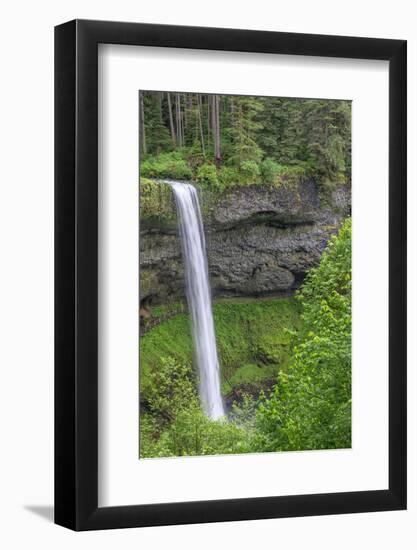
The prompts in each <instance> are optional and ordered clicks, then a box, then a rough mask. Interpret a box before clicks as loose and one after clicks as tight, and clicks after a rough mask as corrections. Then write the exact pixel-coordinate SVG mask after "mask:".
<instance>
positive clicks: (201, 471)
mask: <svg viewBox="0 0 417 550" xmlns="http://www.w3.org/2000/svg"><path fill="white" fill-rule="evenodd" d="M55 158H56V169H55V192H56V202H55V204H56V210H55V219H56V227H55V235H56V239H55V243H56V248H55V254H56V256H55V257H56V330H55V334H56V339H55V350H56V360H55V381H56V382H55V411H56V412H55V441H56V443H55V465H56V467H55V521H56V523H58V524H60V525H63V526H65V527H68V528H71V529H74V530H89V529H106V528H122V527H139V526H151V525H167V524H178V523H198V522H213V521H235V520H247V519H262V518H279V517H288V516H306V515H323V514H339V513H353V512H370V511H383V510H401V509H405V507H406V42H405V41H403V40H385V39H383V40H382V39H376V38H375V39H374V38H353V37H338V36H319V35H305V34H288V33H279V32H263V31H262V32H261V31H246V30H236V29H211V28H193V27H175V26H163V25H148V24H139V23H116V22H104V21H79V20H77V21H71V22H68V23H65V24H63V25H60V26H58V27H56V30H55Z"/></svg>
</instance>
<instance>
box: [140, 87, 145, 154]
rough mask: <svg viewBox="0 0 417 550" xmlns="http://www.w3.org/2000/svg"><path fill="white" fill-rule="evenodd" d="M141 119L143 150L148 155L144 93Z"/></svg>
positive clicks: (141, 100)
mask: <svg viewBox="0 0 417 550" xmlns="http://www.w3.org/2000/svg"><path fill="white" fill-rule="evenodd" d="M140 119H141V123H142V124H141V127H142V152H143V154H144V155H146V135H145V109H144V108H143V94H140Z"/></svg>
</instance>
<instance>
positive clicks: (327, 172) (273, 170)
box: [140, 92, 351, 191]
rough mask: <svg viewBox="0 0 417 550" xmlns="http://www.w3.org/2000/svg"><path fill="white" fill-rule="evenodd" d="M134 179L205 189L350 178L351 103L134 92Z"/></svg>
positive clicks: (323, 184)
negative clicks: (137, 169) (137, 128)
mask: <svg viewBox="0 0 417 550" xmlns="http://www.w3.org/2000/svg"><path fill="white" fill-rule="evenodd" d="M140 116H141V121H142V123H141V140H140V143H141V175H142V176H143V177H150V178H152V177H155V178H158V177H165V178H174V179H179V180H189V179H193V180H196V181H199V182H200V183H202V184H207V185H209V186H210V187H212V188H218V189H222V188H226V187H230V186H235V185H245V184H252V183H266V184H271V185H274V184H275V185H278V184H280V183H281V182H282V181H283V180H284V181H285V179H286V178H287V179H288V178H289V179H291V176H297V177H298V176H308V177H313V178H314V179H315V180H316V182H317V184H318V186H319V188H320V189H321V190H322V191H326V190H329V189H333V188H334V187H335V185H336V184H340V183H343V182H348V181H350V177H351V162H350V158H351V102H350V101H346V100H329V99H325V100H324V99H323V100H322V99H294V98H277V97H258V96H256V97H255V96H232V95H216V94H194V93H179V92H141V94H140Z"/></svg>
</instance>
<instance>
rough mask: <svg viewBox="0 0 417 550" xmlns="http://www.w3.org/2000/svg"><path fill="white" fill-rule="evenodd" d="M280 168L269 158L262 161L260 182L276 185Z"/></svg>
mask: <svg viewBox="0 0 417 550" xmlns="http://www.w3.org/2000/svg"><path fill="white" fill-rule="evenodd" d="M280 168H281V166H280V165H279V164H278V163H277V162H275V161H274V160H272V159H271V158H266V159H265V160H263V161H262V163H261V175H262V181H264V182H265V183H269V184H271V185H274V184H275V183H277V180H278V176H279V175H280Z"/></svg>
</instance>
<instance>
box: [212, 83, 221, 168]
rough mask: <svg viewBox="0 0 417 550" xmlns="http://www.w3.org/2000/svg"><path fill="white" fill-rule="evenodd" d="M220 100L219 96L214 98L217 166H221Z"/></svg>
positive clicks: (213, 117) (213, 119)
mask: <svg viewBox="0 0 417 550" xmlns="http://www.w3.org/2000/svg"><path fill="white" fill-rule="evenodd" d="M219 103H220V98H219V96H218V95H217V94H214V95H213V96H212V114H211V120H212V128H213V140H214V161H215V163H216V166H220V164H221V161H222V158H221V150H220V113H219V111H220V109H219Z"/></svg>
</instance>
